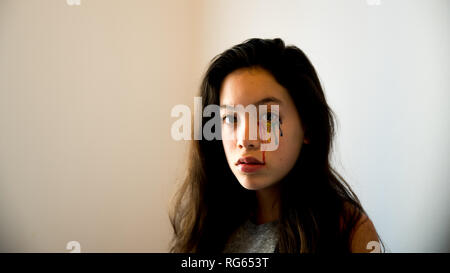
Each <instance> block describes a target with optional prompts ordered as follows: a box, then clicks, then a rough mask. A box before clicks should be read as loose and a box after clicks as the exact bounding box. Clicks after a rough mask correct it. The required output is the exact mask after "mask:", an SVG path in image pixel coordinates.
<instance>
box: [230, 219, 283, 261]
mask: <svg viewBox="0 0 450 273" xmlns="http://www.w3.org/2000/svg"><path fill="white" fill-rule="evenodd" d="M277 242H278V220H277V221H273V222H268V223H264V224H260V225H256V224H254V223H253V222H251V221H250V220H247V221H246V222H245V223H244V224H243V225H241V226H240V227H239V228H238V229H237V230H236V231H235V232H234V233H233V234H232V235H231V236H230V238H229V240H228V242H227V243H226V245H225V248H224V250H223V253H273V252H275V247H276V245H277Z"/></svg>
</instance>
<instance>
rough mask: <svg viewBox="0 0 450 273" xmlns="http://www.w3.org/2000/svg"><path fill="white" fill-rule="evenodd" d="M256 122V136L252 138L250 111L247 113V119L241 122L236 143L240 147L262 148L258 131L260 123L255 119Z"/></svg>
mask: <svg viewBox="0 0 450 273" xmlns="http://www.w3.org/2000/svg"><path fill="white" fill-rule="evenodd" d="M253 122H255V123H256V124H254V125H255V128H254V130H255V131H256V132H255V133H256V138H255V137H254V138H253V139H250V137H249V135H250V130H251V129H252V128H251V123H250V120H249V116H248V113H246V115H245V121H244V122H242V123H241V126H239V127H238V134H237V143H236V145H237V146H238V147H239V149H246V150H258V149H259V148H260V145H261V144H260V140H259V133H258V131H259V130H258V124H257V122H256V121H253Z"/></svg>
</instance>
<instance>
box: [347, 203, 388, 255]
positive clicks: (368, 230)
mask: <svg viewBox="0 0 450 273" xmlns="http://www.w3.org/2000/svg"><path fill="white" fill-rule="evenodd" d="M345 208H346V209H350V210H354V209H355V208H354V207H353V206H352V205H350V204H345ZM350 241H351V252H353V253H369V252H372V251H374V250H375V251H378V250H379V245H380V242H379V239H378V233H377V231H376V229H375V226H374V224H373V222H372V221H371V220H370V218H369V217H368V216H367V215H366V214H365V213H363V212H361V217H360V218H359V220H358V221H357V223H356V225H355V226H354V228H353V230H352V233H351V236H350Z"/></svg>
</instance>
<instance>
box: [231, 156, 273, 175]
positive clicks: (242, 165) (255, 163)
mask: <svg viewBox="0 0 450 273" xmlns="http://www.w3.org/2000/svg"><path fill="white" fill-rule="evenodd" d="M235 165H236V166H237V167H238V169H239V170H240V171H241V172H244V173H253V172H256V171H258V170H260V169H261V168H263V167H264V166H265V165H266V164H265V163H264V162H261V161H259V160H258V159H256V158H255V157H252V156H246V157H241V158H239V160H238V161H236V163H235Z"/></svg>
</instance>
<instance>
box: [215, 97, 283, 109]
mask: <svg viewBox="0 0 450 273" xmlns="http://www.w3.org/2000/svg"><path fill="white" fill-rule="evenodd" d="M267 103H277V104H282V102H281V100H280V99H277V98H275V97H267V98H264V99H261V100H259V101H257V102H255V103H253V105H255V106H258V105H260V104H267ZM227 106H228V105H226V104H224V105H221V106H220V109H222V108H226V107H227Z"/></svg>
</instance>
